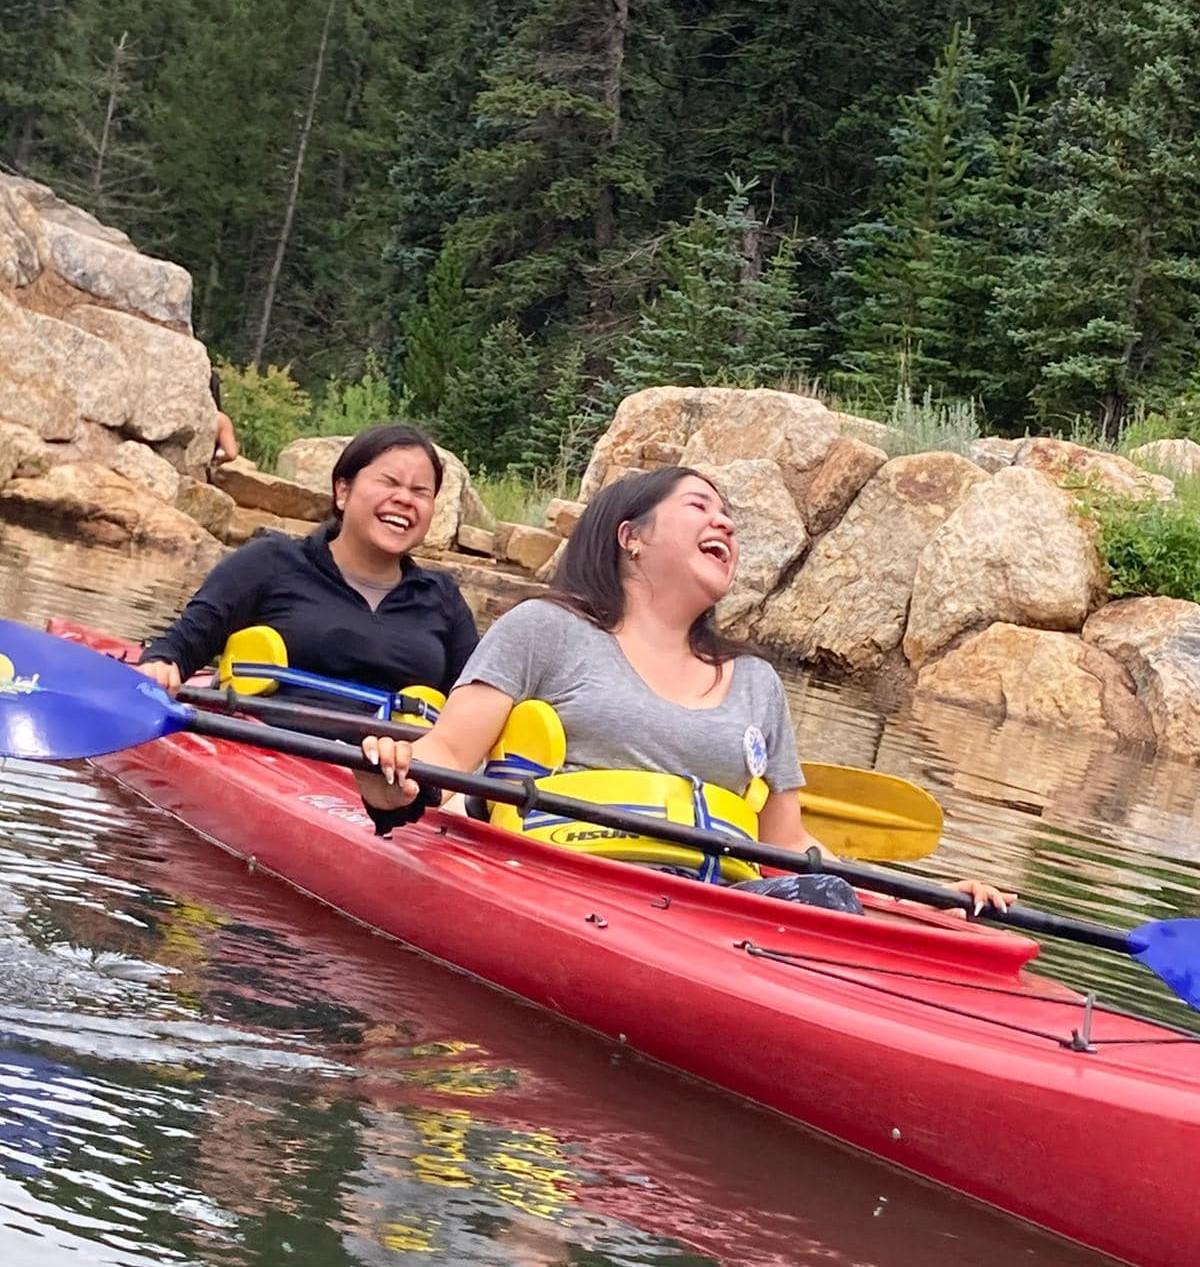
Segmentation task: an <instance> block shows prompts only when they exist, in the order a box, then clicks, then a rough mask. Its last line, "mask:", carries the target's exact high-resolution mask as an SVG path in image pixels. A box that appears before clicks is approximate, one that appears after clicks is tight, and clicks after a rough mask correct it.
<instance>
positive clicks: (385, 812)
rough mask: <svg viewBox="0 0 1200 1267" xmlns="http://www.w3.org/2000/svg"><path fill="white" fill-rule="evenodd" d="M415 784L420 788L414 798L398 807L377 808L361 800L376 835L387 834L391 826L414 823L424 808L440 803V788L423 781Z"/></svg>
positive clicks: (434, 807)
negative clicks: (373, 825)
mask: <svg viewBox="0 0 1200 1267" xmlns="http://www.w3.org/2000/svg"><path fill="white" fill-rule="evenodd" d="M417 786H418V788H419V789H420V790H419V791H418V792H417V795H416V798H415V799H414V800H412V801H410V802H409V803H408V804H407V805H402V806H401V807H400V808H399V809H377V808H376V807H375V806H374V805H368V804H367V803H366V801H364V802H363V808H364V809H365V810H366V811H367V813H368V815H370V818H371V822H373V823H374V824H375V835H376V836H387V835H389V834H390V833H391V830H392V828H393V827H406V826H407V825H408V824H409V823H415V822H416V821H417V820H418V819H419V818H420V817H421V815H422V814H424V813H425V811H426V809H428V808H430V807H432V808H433V809H437V807H438V806H439V805H440V804H441V803H442V790H441V788H436V787H433V786H432V785H430V784H425V783H419V784H418V785H417Z"/></svg>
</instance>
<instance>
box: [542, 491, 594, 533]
mask: <svg viewBox="0 0 1200 1267" xmlns="http://www.w3.org/2000/svg"><path fill="white" fill-rule="evenodd" d="M585 509H586V507H585V506H584V504H583V502H573V501H567V500H566V498H563V497H552V498H551V499H550V501H549V503H548V504H547V506H546V527H547V528H549V529H550V531H551V532H556V533H557V534H558V535H559V536H560V537H569V536H570V535H571V533H573V532H574V531H575V525H576V524H577V523H578V522H579V518H580V516H581V515H582V514H583V512H584V510H585Z"/></svg>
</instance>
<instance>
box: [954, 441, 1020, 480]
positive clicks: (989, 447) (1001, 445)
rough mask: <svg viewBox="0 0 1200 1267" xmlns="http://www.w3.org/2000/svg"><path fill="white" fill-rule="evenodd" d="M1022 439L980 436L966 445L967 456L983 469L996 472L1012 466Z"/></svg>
mask: <svg viewBox="0 0 1200 1267" xmlns="http://www.w3.org/2000/svg"><path fill="white" fill-rule="evenodd" d="M1024 443H1025V442H1024V440H1002V439H1001V438H1000V437H999V436H982V437H980V439H978V440H972V441H971V443H970V444H969V445H967V457H969V458H970V459H971V461H972V462H974V463H975V465H976V466H979V467H982V468H983V469H984V470H985V471H990V472H993V473H994V472H996V471H998V470H1000V469H1001V468H1002V467H1005V466H1012V464H1013V460H1014V459H1015V458H1016V456H1017V450H1018V449H1019V448H1020V447H1021V445H1022V444H1024Z"/></svg>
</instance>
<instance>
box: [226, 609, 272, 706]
mask: <svg viewBox="0 0 1200 1267" xmlns="http://www.w3.org/2000/svg"><path fill="white" fill-rule="evenodd" d="M287 662H288V658H287V647H286V646H285V645H284V642H283V638H282V637H281V636H280V634H279V631H278V630H277V629H272V628H271V626H270V625H250V626H249V627H248V628H246V629H238V630H235V631H234V632H233V633H231V634H230V635H229V640H228V641H227V642H226V643H225V650H224V651H222V652H221V658H220V659H219V660H218V661H217V681H218V682H220V684H221V685H222V686H223V687H228V686H232V687H233V689H234V690H235V691H237V693H238V694H239V695H270V693H271V692H272V691H273V690H274V689H275V687H276V686H277V685H278V683H276V682H273V681H272V680H271V679H270V678H265V677H238V676H237V675H236V674H235V673H234V672H233V666H234V665H235V664H275V665H278V666H279V667H280V668H283V669H286V668H287Z"/></svg>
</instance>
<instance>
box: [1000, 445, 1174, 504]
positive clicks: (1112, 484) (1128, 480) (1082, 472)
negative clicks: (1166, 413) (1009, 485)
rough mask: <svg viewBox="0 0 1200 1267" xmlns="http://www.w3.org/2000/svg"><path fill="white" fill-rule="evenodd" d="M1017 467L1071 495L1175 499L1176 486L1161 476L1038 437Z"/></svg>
mask: <svg viewBox="0 0 1200 1267" xmlns="http://www.w3.org/2000/svg"><path fill="white" fill-rule="evenodd" d="M1013 464H1014V465H1015V466H1031V467H1033V469H1034V470H1035V471H1041V472H1042V474H1044V475H1048V476H1049V477H1050V478H1051V479H1052V480H1053V481H1054V482H1055V483H1056V484H1057V485H1058V486H1059V488H1061V489H1064V490H1065V491H1066V492H1068V493H1074V492H1079V491H1082V490H1085V489H1094V490H1096V491H1099V492H1102V493H1109V494H1111V495H1113V496H1115V497H1124V498H1127V499H1129V500H1132V501H1145V500H1146V499H1147V498H1150V497H1157V498H1159V500H1161V501H1165V500H1167V499H1168V498H1170V497H1172V496H1173V495H1174V492H1175V486H1174V485H1173V484H1172V483H1171V481H1170V480H1169V479H1166V478H1165V477H1164V476H1162V475H1151V474H1150V473H1149V472H1148V471H1143V470H1142V468H1141V467H1140V466H1134V464H1133V463H1132V462H1130V461H1129V460H1128V459H1127V458H1123V457H1119V456H1118V455H1117V454H1115V453H1097V452H1096V451H1095V450H1094V449H1086V448H1084V446H1083V445H1082V444H1072V443H1071V442H1070V441H1069V440H1056V439H1054V438H1053V437H1052V436H1035V437H1034V438H1033V439H1031V440H1023V441H1022V442H1021V444H1020V445H1019V447H1018V448H1017V453H1016V456H1015V457H1014V458H1013Z"/></svg>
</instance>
